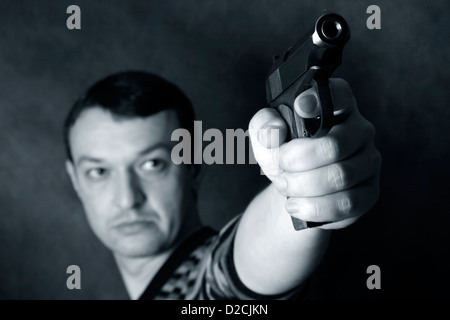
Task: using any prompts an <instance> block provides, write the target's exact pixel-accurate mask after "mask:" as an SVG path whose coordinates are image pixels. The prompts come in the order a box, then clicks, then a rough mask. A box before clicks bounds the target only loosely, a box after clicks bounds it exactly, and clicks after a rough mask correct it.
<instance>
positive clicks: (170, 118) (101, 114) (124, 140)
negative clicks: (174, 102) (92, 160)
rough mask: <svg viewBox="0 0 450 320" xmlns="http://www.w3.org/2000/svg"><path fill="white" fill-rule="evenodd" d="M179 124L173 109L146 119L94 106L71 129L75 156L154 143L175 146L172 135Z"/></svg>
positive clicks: (135, 148) (129, 148)
mask: <svg viewBox="0 0 450 320" xmlns="http://www.w3.org/2000/svg"><path fill="white" fill-rule="evenodd" d="M178 127H179V122H178V119H177V116H176V113H175V111H173V110H164V111H160V112H158V113H155V114H154V115H150V116H148V117H145V118H139V117H131V118H130V117H127V118H125V117H118V116H114V115H112V114H111V113H110V112H109V111H107V110H103V109H101V108H97V107H93V108H90V109H87V110H85V111H83V113H82V114H80V116H79V118H78V119H77V121H76V122H75V124H74V125H73V127H72V129H71V131H70V135H69V140H70V144H71V149H72V153H73V156H74V157H77V155H79V156H80V155H81V154H83V155H84V154H86V153H99V154H101V153H108V152H115V153H118V152H121V153H124V152H132V151H135V152H140V151H141V150H142V149H145V148H149V147H151V145H156V144H161V143H166V144H167V145H171V144H172V142H171V134H172V132H173V130H175V129H177V128H178Z"/></svg>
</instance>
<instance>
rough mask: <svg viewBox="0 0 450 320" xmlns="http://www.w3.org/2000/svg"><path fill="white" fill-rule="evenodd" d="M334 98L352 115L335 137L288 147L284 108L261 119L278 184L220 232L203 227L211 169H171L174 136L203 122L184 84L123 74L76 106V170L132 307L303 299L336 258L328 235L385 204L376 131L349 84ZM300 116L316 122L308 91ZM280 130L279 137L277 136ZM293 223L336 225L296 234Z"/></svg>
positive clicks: (254, 125) (256, 146) (256, 128)
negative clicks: (204, 180)
mask: <svg viewBox="0 0 450 320" xmlns="http://www.w3.org/2000/svg"><path fill="white" fill-rule="evenodd" d="M330 88H331V91H332V94H333V99H334V101H335V106H337V109H342V110H343V109H346V110H347V113H349V116H348V117H347V119H346V120H345V121H344V122H343V123H341V124H338V125H336V126H335V127H333V129H332V130H331V131H330V132H329V134H328V135H327V136H326V137H323V138H319V139H296V140H292V141H290V142H284V140H285V137H286V132H287V128H286V124H285V123H284V121H283V120H282V119H281V118H280V116H279V115H278V114H277V113H276V112H275V111H274V110H272V109H262V110H260V111H259V112H258V113H257V114H256V115H255V116H254V117H253V118H252V120H251V122H250V128H249V132H250V137H251V141H252V145H253V150H254V155H255V158H256V160H257V161H258V163H259V164H260V166H261V168H262V170H263V171H264V172H265V173H266V174H267V176H268V177H269V179H270V180H271V182H272V183H271V184H270V185H269V186H268V187H267V188H266V189H265V190H263V191H262V192H261V193H260V194H259V195H258V196H256V197H255V198H254V199H253V200H252V201H251V203H250V204H249V206H248V207H247V209H246V210H245V212H244V213H243V214H242V215H238V216H236V218H234V219H233V220H232V221H231V222H230V223H228V224H227V226H225V227H224V228H223V229H222V230H220V232H219V234H216V233H215V232H214V231H212V230H211V229H209V228H204V227H202V226H201V222H200V219H199V217H198V214H197V210H196V203H195V201H196V186H197V185H198V181H197V177H198V175H197V174H198V170H199V168H198V167H197V166H195V165H189V164H181V165H176V164H174V163H173V161H172V159H171V150H172V148H173V147H174V146H175V143H176V142H174V141H171V134H172V132H173V131H174V130H176V129H177V128H180V127H182V128H186V129H188V130H190V131H191V132H192V130H193V121H194V112H193V110H192V106H191V104H190V102H189V100H188V99H187V98H186V96H185V95H184V94H183V93H182V92H181V91H180V90H179V89H178V88H177V87H176V86H175V85H173V84H171V83H169V82H167V81H166V80H164V79H162V78H161V77H159V76H156V75H153V74H148V73H144V72H123V73H118V74H114V75H111V76H109V77H106V78H105V79H102V80H101V81H99V82H97V83H96V84H94V85H93V86H92V87H91V88H90V89H89V90H88V91H87V93H86V94H85V95H84V96H82V97H81V98H80V99H79V100H78V101H77V102H76V103H75V105H74V106H73V108H72V110H71V111H70V113H69V115H68V117H67V120H66V123H65V141H66V147H67V156H68V159H67V161H66V169H67V172H68V174H69V176H70V178H71V181H72V183H73V186H74V188H75V190H76V192H77V194H78V196H79V198H80V200H81V202H82V204H83V207H84V209H85V211H86V214H87V219H88V222H89V224H90V226H91V227H92V229H93V231H94V233H95V234H96V235H97V237H98V238H99V239H100V240H101V241H102V242H103V243H104V244H105V246H107V247H108V248H109V249H110V250H111V251H112V253H113V255H114V258H115V260H116V261H117V265H118V267H119V270H120V272H121V275H122V277H123V280H124V283H125V286H126V288H127V290H128V293H129V295H130V298H131V299H225V298H235V299H252V298H254V299H274V298H276V299H287V298H294V297H296V296H298V294H299V293H300V292H301V289H302V287H303V286H302V285H303V284H304V283H305V281H306V280H307V278H308V276H309V275H310V274H311V272H312V271H313V270H314V268H315V267H316V266H317V264H318V263H319V261H320V259H321V257H322V256H323V254H324V252H325V250H326V247H327V241H328V236H329V231H328V230H326V229H339V228H344V227H346V226H348V225H350V224H352V223H353V222H355V221H356V220H357V219H358V217H360V216H361V215H362V214H364V213H365V212H367V211H368V210H369V209H370V208H371V207H372V206H373V204H374V203H375V201H376V200H377V197H378V178H379V169H380V155H379V153H378V151H377V150H376V148H375V147H374V143H373V137H374V129H373V126H372V125H371V124H370V123H369V122H367V121H366V120H365V119H364V118H363V117H362V116H361V115H360V114H359V112H358V110H357V108H356V102H355V100H354V98H353V95H352V93H351V90H350V88H349V87H348V85H347V83H346V82H344V81H343V80H339V79H333V80H331V81H330ZM295 107H296V111H297V112H299V113H305V112H306V113H308V112H314V109H315V108H317V98H316V97H315V95H314V92H313V91H310V90H308V91H306V92H304V93H302V94H301V95H300V96H299V97H298V99H296V105H295ZM269 129H271V130H269ZM273 129H276V130H278V132H279V139H273V138H271V137H273V136H274V135H270V133H271V132H273ZM290 215H291V216H293V217H296V218H298V219H301V220H305V221H314V222H328V221H331V222H332V223H327V224H324V225H323V226H320V227H317V228H308V229H304V230H301V231H296V230H294V228H293V226H292V222H291V217H290Z"/></svg>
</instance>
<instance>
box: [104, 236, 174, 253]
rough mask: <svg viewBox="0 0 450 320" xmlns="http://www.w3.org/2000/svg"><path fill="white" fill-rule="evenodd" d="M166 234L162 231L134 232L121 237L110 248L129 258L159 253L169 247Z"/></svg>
mask: <svg viewBox="0 0 450 320" xmlns="http://www.w3.org/2000/svg"><path fill="white" fill-rule="evenodd" d="M168 241H169V239H167V236H166V235H163V234H162V233H161V232H154V233H151V234H148V233H133V234H128V235H126V236H122V237H120V240H119V241H117V244H116V245H115V246H113V248H110V249H111V250H112V251H113V252H114V253H115V254H118V255H120V256H123V257H127V258H143V257H148V256H153V255H158V254H159V253H161V252H162V251H164V250H165V249H166V247H167V242H168Z"/></svg>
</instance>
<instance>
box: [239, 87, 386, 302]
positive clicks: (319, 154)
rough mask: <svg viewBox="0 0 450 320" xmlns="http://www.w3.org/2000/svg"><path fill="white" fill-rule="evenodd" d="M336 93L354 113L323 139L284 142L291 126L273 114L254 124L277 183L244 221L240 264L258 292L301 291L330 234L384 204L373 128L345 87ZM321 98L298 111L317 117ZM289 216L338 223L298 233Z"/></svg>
mask: <svg viewBox="0 0 450 320" xmlns="http://www.w3.org/2000/svg"><path fill="white" fill-rule="evenodd" d="M330 88H331V92H332V95H333V100H334V105H335V108H336V109H347V110H348V111H349V113H350V114H349V116H348V117H347V119H346V120H345V121H344V122H343V123H340V124H338V125H336V126H334V127H333V128H332V129H331V130H330V132H329V133H328V135H327V136H325V137H322V138H317V139H310V138H305V139H294V140H291V141H289V142H285V140H286V133H287V127H286V124H285V122H284V121H283V119H282V118H281V117H280V116H279V114H278V113H277V112H276V111H275V110H274V109H262V110H260V111H259V112H258V113H257V114H256V115H255V116H254V117H253V118H252V120H251V122H250V128H249V133H250V137H251V141H252V146H253V151H254V155H255V158H256V160H257V161H258V163H259V165H260V166H261V169H262V170H263V172H264V173H265V174H266V176H267V177H268V178H269V179H270V180H271V182H272V183H271V184H270V185H269V186H268V187H267V188H266V189H265V190H263V191H262V192H261V193H260V194H259V195H258V196H256V197H255V198H254V199H253V200H252V202H251V203H250V204H249V206H248V207H247V209H246V211H245V212H244V215H243V216H242V219H241V222H240V225H239V227H238V230H237V233H236V238H235V243H234V261H235V266H236V271H237V273H238V275H239V277H240V279H241V281H242V282H243V283H244V284H245V285H246V286H247V287H248V288H249V289H251V290H253V291H255V292H257V293H260V294H278V293H282V292H284V291H286V290H289V289H292V288H293V287H295V286H298V285H300V284H301V283H302V282H303V281H304V280H305V279H306V278H307V277H308V276H309V275H310V274H311V272H312V271H313V270H314V269H315V267H316V266H317V264H318V263H319V262H320V260H321V258H322V256H323V254H324V253H325V251H326V247H327V243H328V238H329V232H330V231H329V230H331V229H340V228H344V227H347V226H349V225H350V224H352V223H354V222H355V221H356V220H357V219H358V218H359V217H360V216H361V215H363V214H364V213H366V212H367V211H368V210H369V209H370V208H371V207H372V206H373V205H374V203H375V202H376V200H377V198H378V189H379V187H378V186H379V172H380V165H381V157H380V154H379V152H378V150H377V149H376V148H375V146H374V128H373V125H372V124H371V123H369V122H368V121H367V120H366V119H364V118H363V117H362V116H361V114H360V113H359V111H358V109H357V106H356V101H355V99H354V97H353V95H352V92H351V89H350V87H349V86H348V84H347V83H346V82H345V81H343V80H342V79H330ZM316 99H317V98H316V97H315V96H314V93H313V92H312V91H310V90H308V91H305V92H303V93H302V94H301V98H300V99H297V101H299V103H298V104H297V105H295V108H296V111H297V112H298V113H302V112H311V110H314V109H315V107H316ZM273 129H275V130H278V133H279V134H278V139H277V138H276V135H273V133H274V131H273ZM271 133H272V135H271ZM274 137H275V138H274ZM291 216H293V217H296V218H299V219H301V220H304V221H314V222H326V221H334V222H333V223H330V224H326V225H323V226H321V227H317V228H310V229H304V230H300V231H296V230H295V229H294V228H293V226H292V221H291Z"/></svg>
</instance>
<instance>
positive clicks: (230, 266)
mask: <svg viewBox="0 0 450 320" xmlns="http://www.w3.org/2000/svg"><path fill="white" fill-rule="evenodd" d="M241 216H242V215H238V216H236V217H235V218H234V219H232V220H231V221H230V222H229V223H228V224H227V225H226V226H225V227H224V228H223V229H222V230H221V231H220V233H219V234H218V236H217V237H215V239H214V240H213V242H212V243H211V245H210V247H209V250H208V252H207V254H206V255H205V257H204V260H203V261H202V264H203V265H202V266H201V272H200V274H201V276H200V277H198V279H197V283H196V286H197V290H194V292H196V296H195V297H190V298H191V299H203V300H219V299H220V300H223V299H238V300H269V299H280V300H285V299H294V298H298V295H299V292H300V291H301V289H302V287H299V288H294V289H293V290H290V291H287V292H285V293H283V294H278V295H261V294H258V293H256V292H254V291H252V290H250V289H249V288H247V287H246V286H245V285H244V284H243V283H242V282H241V280H240V279H239V276H238V275H237V272H236V269H235V265H234V260H233V243H234V237H235V234H236V230H237V227H238V225H239V221H240V217H241Z"/></svg>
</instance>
